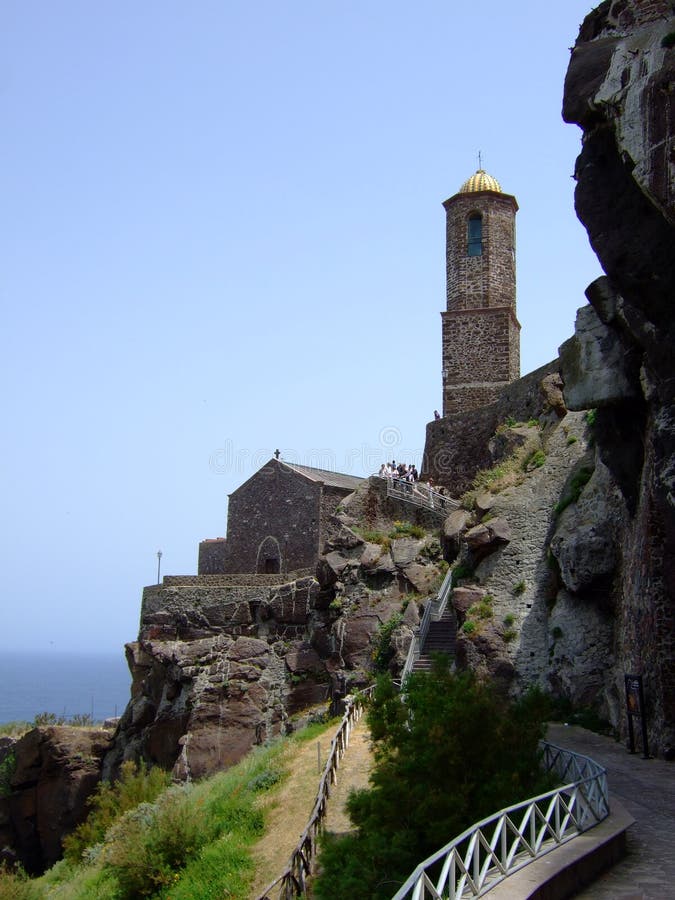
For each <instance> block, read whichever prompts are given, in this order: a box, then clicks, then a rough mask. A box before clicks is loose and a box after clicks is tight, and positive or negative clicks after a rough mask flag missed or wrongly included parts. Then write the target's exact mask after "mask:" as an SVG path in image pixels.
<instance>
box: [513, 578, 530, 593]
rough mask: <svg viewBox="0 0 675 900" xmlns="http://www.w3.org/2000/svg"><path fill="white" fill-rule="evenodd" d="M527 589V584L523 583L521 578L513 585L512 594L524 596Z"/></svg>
mask: <svg viewBox="0 0 675 900" xmlns="http://www.w3.org/2000/svg"><path fill="white" fill-rule="evenodd" d="M526 589H527V584H526V583H525V579H524V578H521V580H520V581H517V582H516V583H515V584H514V585H513V593H514V594H516V595H519V594H524V593H525V591H526Z"/></svg>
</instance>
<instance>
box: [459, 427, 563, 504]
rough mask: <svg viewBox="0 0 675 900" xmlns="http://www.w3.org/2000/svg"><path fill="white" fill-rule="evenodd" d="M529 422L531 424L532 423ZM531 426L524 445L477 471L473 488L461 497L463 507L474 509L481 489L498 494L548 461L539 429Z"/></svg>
mask: <svg viewBox="0 0 675 900" xmlns="http://www.w3.org/2000/svg"><path fill="white" fill-rule="evenodd" d="M535 421H536V420H534V419H532V420H531V422H532V423H534V422H535ZM515 424H517V423H515ZM527 424H528V425H530V423H527ZM511 427H513V426H511ZM531 427H532V429H533V430H532V433H531V434H528V436H527V438H526V440H525V443H524V444H522V446H520V447H517V448H516V449H515V450H514V452H513V453H512V454H511V455H510V456H508V457H506V459H503V460H501V461H500V462H499V463H497V464H496V465H494V466H493V467H492V468H491V469H481V470H480V471H479V472H477V473H476V476H475V478H474V480H473V483H472V486H471V490H469V491H467V492H466V493H465V494H463V495H462V497H460V504H461V505H462V507H464V508H465V509H468V510H472V509H473V508H474V505H475V497H476V494H477V493H478V492H479V491H489V492H490V493H492V494H498V493H499V492H500V491H503V490H506V488H509V487H513V486H514V485H517V484H521V483H522V482H523V481H524V480H525V478H526V477H527V474H528V471H529V470H531V469H533V468H539V467H540V466H542V465H543V464H544V463H545V462H546V454H545V453H544V451H543V450H542V449H541V446H540V437H539V430H538V429H537V428H534V425H532V426H531ZM498 430H499V429H498ZM526 470H528V471H526Z"/></svg>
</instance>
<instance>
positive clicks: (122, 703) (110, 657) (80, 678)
mask: <svg viewBox="0 0 675 900" xmlns="http://www.w3.org/2000/svg"><path fill="white" fill-rule="evenodd" d="M0 685H2V690H0V723H3V722H32V721H33V719H34V718H35V716H36V715H38V714H39V713H43V712H52V713H55V714H56V715H57V716H65V717H66V718H69V717H71V716H73V715H78V714H84V713H88V714H89V715H90V716H92V717H93V719H94V721H96V722H98V721H101V720H102V719H106V718H108V717H110V716H121V715H122V713H123V712H124V709H125V707H126V705H127V703H128V701H129V696H130V688H131V676H130V674H129V669H128V667H127V663H126V659H125V657H124V650H123V649H120V651H119V653H100V654H98V653H97V654H94V653H91V654H84V653H65V652H57V651H26V652H20V651H17V650H0Z"/></svg>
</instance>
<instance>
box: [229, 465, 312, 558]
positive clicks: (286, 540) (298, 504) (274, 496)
mask: <svg viewBox="0 0 675 900" xmlns="http://www.w3.org/2000/svg"><path fill="white" fill-rule="evenodd" d="M320 501H321V485H320V484H319V483H318V482H314V481H311V480H310V479H309V478H305V477H304V476H302V475H299V474H298V473H297V472H295V471H293V470H292V469H290V468H289V467H288V466H284V465H283V463H278V462H277V461H276V460H271V461H270V462H269V463H268V464H267V465H266V466H263V468H262V469H260V470H259V471H258V472H256V473H255V475H253V476H252V477H251V478H249V480H248V481H247V482H245V483H244V484H243V485H242V486H241V487H240V488H238V489H237V490H236V491H234V493H232V494H231V495H230V503H229V508H228V524H227V547H228V550H227V568H226V571H227V572H231V573H234V572H256V571H258V565H259V560H258V556H259V552H260V550H261V547H262V544H263V542H264V541H265V539H266V538H268V537H271V538H272V539H273V542H272V543H274V544H275V545H276V547H278V553H279V556H280V558H281V570H282V571H291V570H294V569H303V568H306V567H308V566H313V565H315V564H316V560H317V557H318V554H319V527H320V521H319V519H320Z"/></svg>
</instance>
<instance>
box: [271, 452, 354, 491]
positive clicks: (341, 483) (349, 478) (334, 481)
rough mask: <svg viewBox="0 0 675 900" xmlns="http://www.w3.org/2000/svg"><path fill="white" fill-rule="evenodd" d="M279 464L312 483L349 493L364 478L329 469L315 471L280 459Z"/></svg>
mask: <svg viewBox="0 0 675 900" xmlns="http://www.w3.org/2000/svg"><path fill="white" fill-rule="evenodd" d="M279 462H280V463H281V465H284V466H288V468H289V469H293V471H294V472H298V473H299V474H300V475H304V476H305V477H306V478H310V479H311V480H312V481H322V482H323V483H324V484H325V485H326V486H327V487H337V488H346V489H348V490H350V491H355V490H356V488H357V487H358V486H359V485H360V484H363V482H364V481H365V479H364V478H359V477H357V476H356V475H343V474H342V472H331V471H330V470H329V469H315V468H314V467H313V466H299V465H297V464H296V463H291V462H287V461H286V460H285V459H280V460H279Z"/></svg>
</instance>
